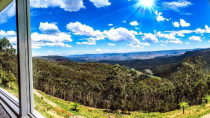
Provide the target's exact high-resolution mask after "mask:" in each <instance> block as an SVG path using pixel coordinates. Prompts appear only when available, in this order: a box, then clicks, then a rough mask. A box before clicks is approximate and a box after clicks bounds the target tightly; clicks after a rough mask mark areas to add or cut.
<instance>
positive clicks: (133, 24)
mask: <svg viewBox="0 0 210 118" xmlns="http://www.w3.org/2000/svg"><path fill="white" fill-rule="evenodd" d="M130 25H131V26H138V25H139V23H138V22H137V21H132V22H130Z"/></svg>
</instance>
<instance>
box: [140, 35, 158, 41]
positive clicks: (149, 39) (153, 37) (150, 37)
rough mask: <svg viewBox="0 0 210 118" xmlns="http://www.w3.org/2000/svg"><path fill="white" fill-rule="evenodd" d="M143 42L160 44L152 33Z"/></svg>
mask: <svg viewBox="0 0 210 118" xmlns="http://www.w3.org/2000/svg"><path fill="white" fill-rule="evenodd" d="M142 40H145V41H146V42H154V43H157V42H159V41H158V39H157V38H156V36H155V35H153V34H151V33H148V34H145V35H144V37H143V38H142Z"/></svg>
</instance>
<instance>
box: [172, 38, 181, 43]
mask: <svg viewBox="0 0 210 118" xmlns="http://www.w3.org/2000/svg"><path fill="white" fill-rule="evenodd" d="M170 43H175V44H182V41H181V40H179V39H176V40H170Z"/></svg>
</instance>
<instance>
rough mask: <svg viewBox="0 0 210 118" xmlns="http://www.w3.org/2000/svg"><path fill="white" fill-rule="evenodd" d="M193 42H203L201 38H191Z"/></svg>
mask: <svg viewBox="0 0 210 118" xmlns="http://www.w3.org/2000/svg"><path fill="white" fill-rule="evenodd" d="M189 39H190V40H191V41H194V42H201V41H202V40H201V38H200V37H199V36H192V37H190V38H189Z"/></svg>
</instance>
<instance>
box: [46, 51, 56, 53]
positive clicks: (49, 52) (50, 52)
mask: <svg viewBox="0 0 210 118" xmlns="http://www.w3.org/2000/svg"><path fill="white" fill-rule="evenodd" d="M47 52H48V53H55V52H53V51H47Z"/></svg>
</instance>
